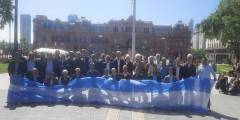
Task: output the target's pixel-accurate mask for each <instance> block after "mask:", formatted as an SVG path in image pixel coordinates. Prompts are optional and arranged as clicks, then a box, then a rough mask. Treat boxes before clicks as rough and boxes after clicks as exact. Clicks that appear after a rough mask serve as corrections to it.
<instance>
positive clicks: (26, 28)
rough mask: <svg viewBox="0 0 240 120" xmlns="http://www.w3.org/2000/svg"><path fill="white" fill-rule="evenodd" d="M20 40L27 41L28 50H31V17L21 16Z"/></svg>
mask: <svg viewBox="0 0 240 120" xmlns="http://www.w3.org/2000/svg"><path fill="white" fill-rule="evenodd" d="M20 34H21V35H20V36H21V37H20V39H26V43H27V46H28V48H31V16H30V15H27V14H21V16H20Z"/></svg>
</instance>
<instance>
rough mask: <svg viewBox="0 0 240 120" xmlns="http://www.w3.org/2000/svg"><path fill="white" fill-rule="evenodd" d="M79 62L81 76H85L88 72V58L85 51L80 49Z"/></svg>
mask: <svg viewBox="0 0 240 120" xmlns="http://www.w3.org/2000/svg"><path fill="white" fill-rule="evenodd" d="M81 60H82V67H81V71H82V74H83V75H85V74H86V73H87V72H88V71H89V57H88V56H87V50H86V49H82V57H81Z"/></svg>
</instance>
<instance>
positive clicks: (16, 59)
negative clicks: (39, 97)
mask: <svg viewBox="0 0 240 120" xmlns="http://www.w3.org/2000/svg"><path fill="white" fill-rule="evenodd" d="M26 72H27V65H26V60H23V57H21V55H20V53H19V52H15V54H14V55H13V59H12V60H11V61H10V63H9V65H8V74H9V75H10V76H11V75H21V76H24V75H25V74H26Z"/></svg>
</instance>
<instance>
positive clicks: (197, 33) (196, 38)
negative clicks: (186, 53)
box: [192, 25, 206, 49]
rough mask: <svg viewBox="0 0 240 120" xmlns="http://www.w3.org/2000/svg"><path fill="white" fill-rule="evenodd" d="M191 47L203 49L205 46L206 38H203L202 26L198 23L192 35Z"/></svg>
mask: <svg viewBox="0 0 240 120" xmlns="http://www.w3.org/2000/svg"><path fill="white" fill-rule="evenodd" d="M192 39H193V40H192V44H193V46H192V48H194V49H205V48H206V40H205V38H204V34H203V32H202V28H201V26H200V25H196V27H195V29H194V32H193V37H192Z"/></svg>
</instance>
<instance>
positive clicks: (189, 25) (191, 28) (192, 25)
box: [188, 19, 194, 33]
mask: <svg viewBox="0 0 240 120" xmlns="http://www.w3.org/2000/svg"><path fill="white" fill-rule="evenodd" d="M188 29H189V30H190V31H191V33H193V29H194V21H193V19H191V20H190V22H189V23H188Z"/></svg>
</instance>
